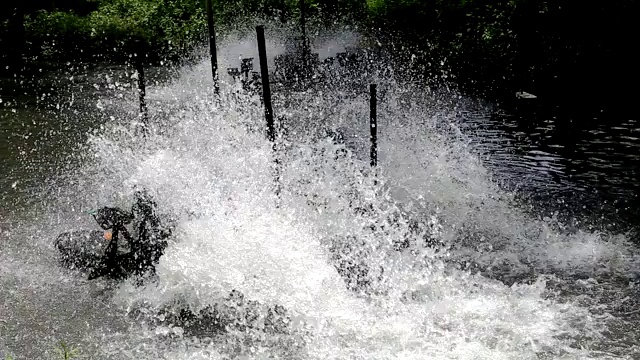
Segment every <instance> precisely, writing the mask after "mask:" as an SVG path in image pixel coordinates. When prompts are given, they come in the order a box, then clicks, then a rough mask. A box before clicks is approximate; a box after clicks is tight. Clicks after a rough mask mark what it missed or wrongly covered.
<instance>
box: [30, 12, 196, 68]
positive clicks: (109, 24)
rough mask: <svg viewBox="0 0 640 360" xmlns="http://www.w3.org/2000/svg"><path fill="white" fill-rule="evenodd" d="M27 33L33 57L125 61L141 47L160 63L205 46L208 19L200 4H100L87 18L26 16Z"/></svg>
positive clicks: (45, 14)
mask: <svg viewBox="0 0 640 360" xmlns="http://www.w3.org/2000/svg"><path fill="white" fill-rule="evenodd" d="M25 28H26V31H27V35H28V40H29V41H30V42H31V43H32V44H33V45H34V46H33V48H34V52H35V54H33V55H39V54H38V53H39V52H40V50H42V53H41V55H45V56H46V55H51V56H55V57H58V58H59V57H65V56H69V55H72V56H73V58H74V59H76V60H83V59H84V58H87V59H91V58H92V57H94V56H100V57H103V58H116V59H126V58H127V57H128V56H129V54H130V53H131V52H133V51H137V50H138V49H139V45H140V43H142V44H143V45H145V46H146V47H147V48H148V50H149V53H150V55H151V58H155V59H156V60H157V59H160V58H163V57H175V56H180V55H183V54H185V53H187V52H188V51H189V50H191V49H192V48H193V47H194V46H196V45H197V44H199V43H200V42H201V41H202V40H204V38H205V37H204V35H205V34H206V17H205V10H204V6H203V4H202V2H201V1H199V0H101V1H100V3H99V5H98V8H97V10H95V11H93V12H91V13H89V14H88V15H87V16H79V15H77V14H75V13H73V12H61V11H52V12H48V11H40V12H38V13H37V14H35V15H33V16H27V19H26V21H25Z"/></svg>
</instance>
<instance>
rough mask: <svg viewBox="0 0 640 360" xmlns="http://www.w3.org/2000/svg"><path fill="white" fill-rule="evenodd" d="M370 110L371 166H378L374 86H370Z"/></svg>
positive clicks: (375, 90)
mask: <svg viewBox="0 0 640 360" xmlns="http://www.w3.org/2000/svg"><path fill="white" fill-rule="evenodd" d="M370 92H371V109H370V119H369V129H370V131H371V137H370V139H371V166H372V167H376V166H378V114H377V103H378V101H377V95H376V94H377V89H376V84H371V86H370Z"/></svg>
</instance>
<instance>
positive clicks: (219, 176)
mask: <svg viewBox="0 0 640 360" xmlns="http://www.w3.org/2000/svg"><path fill="white" fill-rule="evenodd" d="M226 51H228V53H233V52H234V51H233V50H229V49H227V50H226ZM221 53H223V54H224V53H225V50H223V51H221ZM243 55H244V54H243ZM206 69H207V63H206V62H203V63H201V64H199V65H196V66H195V67H192V68H191V69H185V70H184V71H183V73H182V76H180V77H179V79H177V80H176V81H175V82H174V83H172V84H169V85H162V86H159V87H151V88H150V89H149V96H150V104H152V108H154V107H155V108H157V109H159V111H158V112H157V114H156V117H155V119H156V121H155V122H154V124H153V131H152V133H151V134H150V135H149V136H148V137H147V138H146V139H145V140H144V141H141V139H140V138H139V137H138V136H137V134H136V131H135V128H134V127H131V126H128V125H122V122H118V121H116V122H114V123H112V124H109V125H105V126H103V127H102V128H101V129H100V130H99V131H98V132H96V133H95V134H93V135H91V136H90V140H89V142H88V146H89V149H90V152H89V154H91V156H90V157H87V158H86V159H85V161H84V162H83V164H82V166H81V167H80V169H79V170H78V171H77V172H75V173H74V174H73V176H75V179H74V180H73V181H70V182H69V184H68V185H67V187H66V188H65V189H63V190H62V195H60V193H59V196H58V198H57V203H55V206H54V207H52V210H51V212H50V213H47V214H44V215H43V216H41V217H40V218H38V219H36V220H33V222H32V224H30V225H25V226H24V227H20V228H15V227H14V228H12V229H11V230H10V233H8V234H7V235H6V237H7V238H8V239H9V242H8V243H10V244H12V245H11V247H9V246H7V247H6V248H4V249H7V252H6V254H8V255H6V254H5V253H4V252H3V253H2V254H3V256H2V257H0V259H2V262H0V263H1V264H2V265H0V274H3V276H2V287H3V288H11V289H26V288H29V287H34V286H35V288H37V289H40V293H41V294H42V295H37V294H36V295H34V299H36V300H35V303H34V302H33V301H32V302H28V301H26V300H25V299H23V298H16V297H12V296H3V297H1V298H2V303H0V305H2V307H0V309H2V310H3V312H5V313H6V314H8V315H7V316H6V317H7V318H9V319H10V320H11V321H12V323H15V325H12V326H10V327H9V326H6V325H1V326H2V327H0V329H3V331H5V332H6V331H7V329H10V331H12V332H16V333H21V332H25V331H28V329H29V326H24V325H22V326H21V325H18V322H20V321H22V320H24V319H28V318H29V317H28V316H27V313H31V314H36V313H38V311H39V316H40V317H41V318H48V319H50V322H45V324H46V326H45V328H44V329H42V330H41V332H40V333H47V332H49V333H51V334H53V335H55V336H58V335H67V336H70V337H72V338H73V339H72V340H74V339H75V340H76V341H78V342H80V343H81V344H82V345H81V346H84V348H85V349H86V350H89V351H92V352H93V353H92V354H96V355H95V356H100V357H101V358H117V359H123V358H136V359H205V358H206V359H217V358H263V357H265V358H266V357H268V356H273V357H279V358H306V359H343V358H358V359H400V358H402V359H424V358H433V359H459V358H474V359H512V358H519V359H538V358H541V357H542V358H590V357H592V358H599V357H603V356H605V355H606V354H605V355H603V354H604V353H602V352H599V351H609V350H611V352H612V354H613V355H611V356H617V355H615V354H618V355H620V356H619V357H620V358H623V357H624V356H623V354H624V353H625V351H633V349H631V350H629V349H630V347H629V345H628V344H620V343H618V344H615V336H616V335H615V334H614V335H611V333H612V332H613V331H614V330H612V329H613V328H612V327H610V326H612V324H614V322H613V321H612V317H613V316H611V315H610V316H601V315H602V312H600V311H599V309H600V308H599V306H601V304H602V302H601V300H602V299H603V296H610V295H611V294H612V293H615V294H617V293H619V289H618V288H614V289H613V290H612V291H613V292H609V293H607V295H597V296H596V295H594V296H593V297H591V298H589V300H591V301H586V302H585V301H583V299H582V298H580V297H579V296H576V295H567V296H556V295H555V293H554V291H555V290H556V289H558V288H559V289H564V290H567V289H573V285H574V282H575V280H576V279H582V278H585V277H586V278H594V279H598V280H596V281H600V282H605V281H608V280H607V279H614V280H612V281H610V282H608V283H607V284H610V283H613V282H615V281H620V280H619V279H621V278H624V277H625V276H629V275H630V274H631V273H632V270H633V268H634V266H636V265H637V264H638V263H639V262H640V261H639V260H638V259H639V258H638V255H637V251H636V250H635V249H634V248H633V247H631V245H629V244H628V243H627V241H626V239H625V238H624V237H623V236H612V235H609V234H597V233H590V232H586V231H577V232H573V233H569V232H566V231H563V229H561V228H560V227H558V225H557V224H556V223H554V221H553V219H532V218H531V217H530V216H529V215H527V214H526V213H525V212H524V211H522V210H521V209H519V207H518V204H517V203H516V202H515V201H514V199H513V197H512V195H511V194H509V193H507V192H504V191H502V190H501V189H500V188H499V187H498V185H497V184H496V183H495V182H494V180H493V179H492V175H491V174H490V173H489V172H488V171H487V170H486V169H485V168H484V167H483V164H482V162H481V161H480V160H479V159H478V157H476V156H475V155H474V152H473V148H472V146H471V145H470V141H469V139H467V138H466V137H465V135H463V133H462V132H460V131H459V121H460V117H459V116H458V114H457V113H456V110H455V108H452V107H449V106H448V105H447V102H442V101H439V100H438V98H437V97H432V96H430V95H420V94H417V92H416V90H415V88H413V87H412V86H411V85H406V84H402V83H400V82H399V81H395V80H394V79H393V78H384V80H385V82H384V84H385V85H384V86H383V90H382V91H381V94H383V99H381V101H380V104H381V107H382V108H381V109H380V115H379V118H380V139H379V143H380V146H381V148H380V151H379V153H380V164H381V165H380V169H379V171H372V170H371V169H369V167H368V160H367V159H366V154H367V136H366V135H365V134H366V129H367V112H366V109H367V103H366V96H365V95H366V94H363V93H358V92H357V91H356V92H349V93H345V92H343V91H342V90H343V89H342V90H341V89H337V90H334V92H326V90H323V92H322V93H319V92H313V91H310V92H307V93H295V94H289V93H282V94H281V95H280V96H281V98H280V99H279V100H281V101H279V100H277V101H276V104H277V107H276V109H275V111H276V114H279V115H281V121H282V122H283V128H286V130H287V132H286V135H283V138H282V139H281V146H280V147H279V149H280V150H279V151H280V153H279V156H280V157H281V159H282V164H283V168H282V170H281V180H282V183H283V189H284V191H283V193H282V201H281V205H280V207H276V201H275V198H274V195H273V192H272V190H273V176H272V175H273V154H272V151H271V146H270V144H269V143H268V142H267V141H266V138H265V136H264V130H263V125H262V124H263V112H262V109H261V107H260V102H259V99H258V98H257V97H252V96H250V95H244V94H239V93H237V92H236V91H235V88H234V87H233V86H224V87H223V89H222V96H221V98H220V99H215V98H213V97H212V96H211V95H209V94H211V91H210V89H209V87H208V85H207V82H205V81H204V80H203V79H205V78H207V74H206V71H207V70H206ZM387 74H388V72H387ZM370 76H372V77H373V78H376V77H377V78H376V79H377V81H380V80H381V79H382V78H381V77H379V76H381V75H380V74H373V73H372V74H371V75H370ZM341 91H342V92H341ZM283 99H284V100H283ZM285 100H286V101H285ZM114 104H115V105H117V104H118V102H117V101H116V102H114ZM123 104H126V102H124V103H123ZM121 116H126V115H121ZM121 120H122V119H121ZM125 120H126V119H125ZM327 129H329V130H330V134H329V135H328V133H327ZM134 186H143V187H145V188H147V189H149V190H150V191H151V192H152V193H153V194H154V195H155V197H156V198H157V200H158V203H159V208H160V209H162V211H163V212H166V213H168V214H171V216H173V217H174V218H175V219H176V222H177V228H176V232H175V236H174V237H173V239H172V242H171V244H170V245H169V248H168V249H167V252H166V254H165V255H164V256H163V258H162V259H161V261H160V264H159V266H158V274H157V279H156V281H154V282H150V283H147V284H146V285H145V286H143V287H136V286H134V284H132V283H125V284H123V285H120V286H117V287H115V288H112V289H109V288H107V289H106V290H105V289H103V290H100V291H98V293H99V294H100V295H98V298H99V299H100V304H101V306H95V300H94V296H96V291H97V290H95V289H94V288H93V287H95V286H96V285H91V284H88V283H87V282H86V281H84V280H79V279H77V278H76V277H74V275H73V274H69V273H66V272H64V271H62V270H58V269H57V267H56V264H55V261H54V259H53V255H52V254H53V249H52V247H51V245H50V240H51V239H50V238H52V236H51V235H52V231H53V232H54V233H57V231H62V230H63V229H65V230H66V229H67V228H68V227H82V226H85V227H86V226H92V224H91V223H90V222H89V221H88V220H86V219H82V216H81V215H80V212H81V210H82V208H84V207H87V208H90V207H95V205H96V204H100V205H105V204H117V205H122V206H126V205H128V203H129V201H130V200H129V199H130V198H131V193H132V191H133V190H132V189H133V187H134ZM60 214H63V216H62V217H61V215H60ZM81 219H82V220H81ZM43 228H44V230H43ZM24 242H30V245H20V243H24ZM19 254H22V255H21V256H20V255H19ZM42 260H44V261H42ZM53 269H56V270H53ZM345 269H346V271H345ZM43 274H48V275H47V276H44V277H43V276H42V275H43ZM92 286H93V287H92ZM69 288H72V289H75V290H74V293H73V294H82V295H79V296H72V297H69V296H68V294H65V291H67V289H69ZM232 291H239V292H240V293H241V294H243V296H244V298H245V299H247V300H249V301H254V302H256V303H257V304H259V306H258V307H259V311H258V312H259V314H258V316H259V317H260V318H261V319H262V324H263V325H262V327H260V326H258V327H257V328H256V329H244V330H243V331H239V330H237V328H231V327H229V328H228V329H227V331H224V332H221V333H215V334H211V335H210V336H207V337H205V338H193V337H191V336H190V335H189V334H187V333H185V329H183V328H181V327H179V326H176V325H171V324H166V323H163V324H162V325H158V324H157V322H154V320H160V321H161V322H162V319H158V317H159V316H162V315H158V314H159V313H160V312H161V310H162V309H165V308H166V307H167V306H180V307H182V308H189V309H191V310H192V311H195V312H197V311H199V310H202V309H204V308H206V307H207V306H214V305H216V304H220V303H221V302H224V301H225V300H224V299H225V297H227V296H228V294H229V293H230V292H232ZM14 293H17V292H14ZM45 298H47V299H49V298H53V299H55V300H56V302H58V303H59V305H57V306H53V305H52V306H48V305H47V304H46V302H44V300H43V299H45ZM56 302H54V303H56ZM21 306H24V309H25V310H24V311H21V310H20V309H21ZM276 306H282V307H284V309H286V311H287V315H288V319H289V320H288V321H289V324H288V326H289V327H288V329H287V330H286V331H281V332H269V331H267V330H266V326H265V325H264V324H266V322H265V321H266V320H265V319H266V317H267V316H268V312H269V309H273V308H274V307H276ZM36 310H38V311H36ZM140 311H143V312H147V318H146V320H145V321H141V322H138V321H134V319H133V318H132V315H133V314H137V313H139V312H140ZM69 312H73V313H75V314H79V316H78V319H85V318H86V319H88V320H86V321H87V322H86V324H85V325H84V326H80V324H79V323H76V322H72V321H70V320H68V319H67V318H66V317H65V316H62V315H60V314H68V313H69ZM105 313H108V314H110V315H106V314H105ZM83 314H86V316H84V315H83ZM80 315H83V316H80ZM3 317H4V316H3ZM107 317H110V318H112V319H111V320H110V321H103V320H104V319H106V318H107ZM25 321H26V323H28V324H29V323H30V324H32V325H31V326H33V324H35V321H34V320H25ZM55 321H60V322H63V323H65V322H68V323H67V325H65V326H63V327H56V326H55V325H53V324H51V322H55ZM616 324H617V323H616ZM630 325H632V323H624V322H623V323H622V326H630ZM79 329H86V331H85V334H84V336H82V335H79V334H78V332H79ZM612 336H613V337H614V338H612ZM25 339H26V338H25ZM29 339H30V338H29ZM9 343H10V344H11V345H10V349H18V348H19V344H20V343H21V342H20V341H17V340H9ZM612 343H614V345H611V344H612ZM0 344H2V345H3V346H6V345H5V344H3V343H0ZM34 344H36V347H37V346H42V347H44V346H45V344H46V342H45V341H42V340H35V341H34ZM603 349H605V350H603ZM23 350H24V352H23V353H25V354H30V355H32V357H34V358H38V357H42V356H43V355H42V354H43V351H42V350H39V349H37V348H35V349H23ZM44 353H46V352H44ZM34 354H35V355H34ZM607 356H608V355H607Z"/></svg>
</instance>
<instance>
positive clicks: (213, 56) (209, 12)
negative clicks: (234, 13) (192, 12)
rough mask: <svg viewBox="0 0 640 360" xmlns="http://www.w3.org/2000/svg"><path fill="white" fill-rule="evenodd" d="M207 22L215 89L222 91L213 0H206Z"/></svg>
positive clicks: (215, 90) (217, 91) (216, 91)
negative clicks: (219, 77)
mask: <svg viewBox="0 0 640 360" xmlns="http://www.w3.org/2000/svg"><path fill="white" fill-rule="evenodd" d="M206 7H207V24H208V26H209V53H210V54H211V74H212V76H213V91H214V92H215V93H216V95H217V94H218V93H219V92H220V87H219V85H218V56H217V53H216V29H215V24H214V22H213V0H206Z"/></svg>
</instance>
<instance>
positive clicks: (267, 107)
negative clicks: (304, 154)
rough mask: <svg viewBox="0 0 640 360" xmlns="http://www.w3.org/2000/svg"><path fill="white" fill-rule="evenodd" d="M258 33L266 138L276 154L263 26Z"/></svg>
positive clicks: (277, 186)
mask: <svg viewBox="0 0 640 360" xmlns="http://www.w3.org/2000/svg"><path fill="white" fill-rule="evenodd" d="M256 32H257V33H258V55H259V57H260V73H261V78H262V97H263V101H264V117H265V118H266V120H267V138H268V139H269V141H271V144H272V149H273V152H274V153H276V150H277V149H276V131H275V128H274V123H273V107H272V105H271V87H270V85H269V68H268V67H267V46H266V45H265V40H264V26H262V25H259V26H256ZM275 163H276V167H275V181H276V195H277V196H278V197H279V196H280V162H279V160H278V157H277V154H276V156H275Z"/></svg>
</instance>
